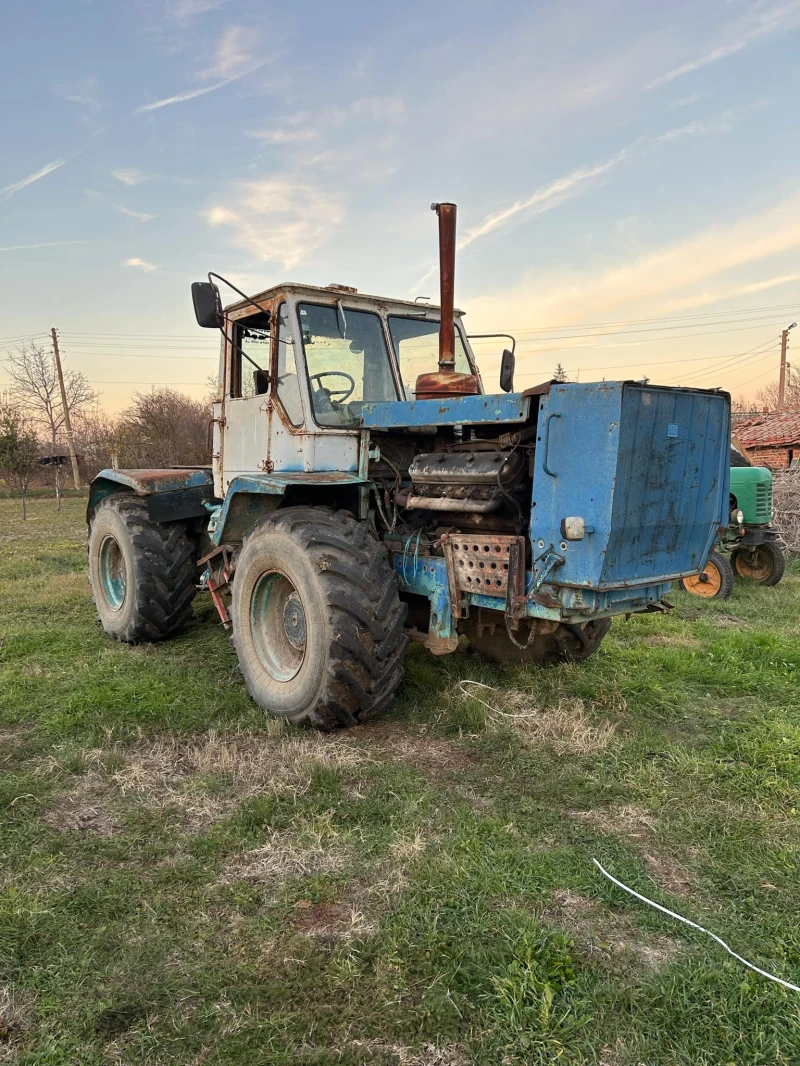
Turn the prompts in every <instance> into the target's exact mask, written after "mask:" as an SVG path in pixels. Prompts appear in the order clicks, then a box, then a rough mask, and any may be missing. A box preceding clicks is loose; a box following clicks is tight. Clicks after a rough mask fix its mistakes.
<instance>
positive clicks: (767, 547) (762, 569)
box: [732, 540, 786, 585]
mask: <svg viewBox="0 0 800 1066" xmlns="http://www.w3.org/2000/svg"><path fill="white" fill-rule="evenodd" d="M732 558H733V565H734V567H735V568H736V573H737V574H738V575H739V577H743V578H745V579H746V580H748V581H755V582H756V583H757V584H759V585H777V584H778V582H779V581H780V579H781V578H782V577H783V572H784V570H785V569H786V559H785V557H784V554H783V552H782V551H781V550H780V548H779V547H778V545H777V544H776V543H775V542H774V541H771V540H768V541H765V542H764V543H763V544H759V545H758V546H757V547H755V548H753V549H752V550H750V549H748V548H746V547H741V548H737V549H736V551H735V552H734V553H733V556H732Z"/></svg>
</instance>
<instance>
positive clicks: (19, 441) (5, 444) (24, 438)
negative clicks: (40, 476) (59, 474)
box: [0, 404, 39, 519]
mask: <svg viewBox="0 0 800 1066" xmlns="http://www.w3.org/2000/svg"><path fill="white" fill-rule="evenodd" d="M38 469H39V442H38V441H37V439H36V434H35V433H34V432H33V429H32V428H31V427H30V426H29V425H27V424H26V421H25V417H24V415H23V414H22V412H21V411H20V409H19V408H18V407H15V406H13V405H11V404H5V405H4V406H3V407H2V408H0V477H2V478H3V480H4V481H5V483H6V485H7V486H8V488H11V489H16V490H17V491H18V492H19V493H20V495H21V496H22V517H23V519H26V518H27V517H28V489H29V488H30V483H31V478H32V477H33V475H34V474H35V473H36V471H37V470H38Z"/></svg>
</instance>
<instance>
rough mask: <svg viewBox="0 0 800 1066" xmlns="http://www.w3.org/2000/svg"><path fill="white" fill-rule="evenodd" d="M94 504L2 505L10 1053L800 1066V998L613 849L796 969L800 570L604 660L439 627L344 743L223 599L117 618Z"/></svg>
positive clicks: (396, 1065) (4, 1054)
mask: <svg viewBox="0 0 800 1066" xmlns="http://www.w3.org/2000/svg"><path fill="white" fill-rule="evenodd" d="M82 507H83V504H82V501H80V500H77V499H68V500H66V501H65V502H64V507H63V510H62V511H61V513H60V514H57V513H56V510H55V503H54V501H52V500H32V501H31V503H30V516H31V517H30V519H29V521H28V522H27V523H25V525H24V526H23V523H22V522H21V520H20V518H19V503H18V501H8V500H5V501H0V588H2V593H3V595H2V608H0V611H1V612H2V615H1V617H0V671H1V682H2V683H1V685H0V816H1V817H2V830H1V833H2V836H1V837H0V864H1V869H0V1061H2V1062H15V1063H20V1064H30V1066H32V1064H37V1066H40V1064H47V1066H51V1064H52V1066H56V1064H58V1066H61V1064H64V1066H66V1064H70V1066H75V1064H79V1066H92V1064H95V1063H103V1064H106V1063H137V1064H144V1063H147V1064H155V1063H159V1064H160V1063H170V1064H184V1063H197V1064H200V1063H203V1064H217V1063H225V1064H228V1063H231V1064H233V1063H236V1064H247V1066H254V1064H262V1063H264V1064H267V1063H269V1064H289V1063H291V1064H293V1066H312V1064H314V1066H323V1064H328V1063H331V1064H334V1063H342V1064H361V1063H365V1064H370V1066H401V1064H404V1066H458V1064H472V1063H477V1064H487V1066H488V1064H493V1066H504V1064H509V1066H511V1064H525V1066H528V1064H544V1063H554V1062H558V1063H569V1064H573V1063H575V1064H577V1063H603V1064H605V1066H635V1064H646V1066H662V1064H663V1066H684V1064H685V1066H689V1064H691V1066H733V1064H736V1066H757V1064H762V1063H763V1064H769V1066H783V1064H797V1063H798V1062H800V994H798V993H794V992H790V991H786V990H784V989H782V988H780V987H779V986H777V985H776V984H773V983H771V982H768V981H766V980H764V979H762V978H760V977H758V976H757V975H755V974H753V973H751V972H749V971H748V970H746V969H744V968H743V967H742V966H741V965H740V964H738V963H736V962H735V961H734V960H733V959H731V958H730V957H729V956H728V955H726V954H725V952H724V951H723V950H722V949H721V948H719V947H718V946H717V945H716V944H714V943H713V942H712V941H711V940H709V939H708V938H706V937H703V936H702V935H701V934H699V933H694V932H692V931H691V930H690V929H688V928H686V927H685V926H682V925H680V924H678V923H675V922H673V921H671V920H670V919H669V918H667V917H665V916H663V915H660V914H658V913H657V912H655V911H653V910H652V909H650V908H648V907H645V906H644V905H642V904H639V903H638V902H636V901H635V900H633V899H631V898H630V897H629V896H627V895H625V894H624V893H623V892H621V891H620V890H618V889H617V888H615V887H614V886H613V885H611V884H610V883H609V882H607V881H605V880H604V879H603V878H602V877H601V875H600V874H599V873H598V872H597V870H596V869H595V868H594V867H593V865H592V858H594V857H596V858H597V859H598V860H599V861H600V862H602V863H603V865H604V866H606V867H607V868H608V869H609V870H610V871H611V872H612V873H614V874H615V875H616V876H617V877H619V878H620V879H621V880H623V881H624V882H625V883H627V884H629V885H631V886H633V887H635V888H637V889H638V890H639V891H641V892H643V893H644V894H645V895H647V896H650V897H652V898H654V899H656V900H658V901H660V902H662V903H664V904H665V905H667V906H669V907H671V908H672V909H675V910H677V911H679V912H680V913H682V914H685V915H686V916H687V917H690V918H692V919H694V920H696V921H698V922H700V923H702V924H703V925H707V926H708V927H710V928H711V929H712V930H714V931H715V932H716V933H718V934H719V935H721V936H722V937H723V938H725V939H726V940H727V941H728V942H729V943H730V944H731V945H732V946H733V947H734V949H735V950H737V951H739V952H740V953H741V954H743V955H745V956H746V957H748V958H749V959H751V960H752V961H753V962H755V963H756V964H758V965H760V966H762V967H764V968H765V969H767V970H769V971H771V972H773V973H775V974H778V975H779V976H782V977H783V978H785V979H786V980H789V981H792V982H793V983H795V984H800V921H798V915H800V877H799V876H798V872H799V871H798V864H799V862H800V851H799V850H798V841H800V792H799V791H798V789H800V625H799V622H800V614H799V612H798V602H800V601H799V600H798V593H800V567H798V566H796V565H795V566H793V567H791V568H790V570H789V572H788V573H787V577H786V579H785V581H784V582H783V584H782V585H780V586H779V587H778V588H776V589H758V588H755V587H746V586H744V585H743V584H741V583H739V584H737V587H736V590H735V592H734V596H733V598H732V599H730V600H728V601H727V602H719V603H717V602H709V603H706V602H702V601H699V600H696V599H693V598H690V597H689V596H687V595H685V594H683V593H675V595H674V600H675V602H676V604H677V609H676V610H675V611H674V613H673V614H671V615H670V616H669V617H655V616H647V617H642V618H634V619H632V620H630V621H628V622H625V621H619V622H616V623H615V625H614V627H613V628H612V631H611V634H610V636H609V638H608V639H607V641H606V643H605V644H604V645H603V647H602V648H601V650H600V652H599V653H598V654H597V655H596V656H595V657H594V658H593V659H591V660H590V661H589V662H587V663H585V664H583V665H579V666H565V667H560V668H555V669H550V670H544V671H543V670H536V669H520V668H514V669H510V670H502V669H500V668H499V667H495V666H491V665H488V664H485V663H483V662H481V661H480V660H479V659H477V658H476V657H474V656H471V655H469V654H468V653H467V652H465V651H459V652H458V653H457V654H456V655H454V656H451V657H449V658H445V659H439V660H436V659H433V658H431V657H429V656H428V655H427V653H426V652H425V651H424V650H423V649H422V648H420V647H413V648H412V649H411V652H410V654H409V658H408V663H407V678H406V681H405V683H404V685H403V687H402V689H401V691H400V694H399V697H398V699H397V700H396V702H395V704H394V706H393V707H392V709H391V711H390V713H389V714H388V716H386V717H385V718H384V719H382V720H381V721H379V722H376V723H375V724H374V725H371V726H367V727H360V728H359V729H357V730H354V731H352V732H350V733H346V734H340V735H336V736H318V735H315V734H309V733H300V732H298V731H294V730H292V729H284V728H280V727H278V725H277V724H276V723H275V722H270V721H267V720H266V719H265V718H264V717H263V716H262V715H261V713H260V712H259V711H258V710H257V709H256V708H255V707H254V706H253V705H252V704H251V703H250V701H249V700H248V698H247V695H246V693H245V690H244V687H243V684H242V682H241V680H240V678H239V676H238V675H237V671H236V661H235V657H234V654H233V651H232V650H231V648H230V647H229V645H228V643H227V640H226V639H225V636H224V634H223V632H222V630H221V628H220V626H219V625H218V624H217V623H216V622H215V618H214V616H213V614H212V609H211V605H210V601H208V600H207V599H205V598H202V597H201V598H199V599H198V601H197V605H196V609H195V618H194V621H193V623H192V625H191V627H190V628H189V630H188V631H187V632H186V634H185V635H183V636H182V637H180V638H179V639H177V640H175V641H174V642H171V643H168V644H164V645H160V646H140V647H128V646H121V645H116V644H114V643H113V642H111V641H109V640H108V639H106V638H105V637H104V636H103V635H102V634H101V631H100V629H99V627H98V625H97V623H96V621H95V614H94V610H93V606H92V603H91V600H90V597H89V589H88V585H87V580H86V566H85V547H84V541H85V533H84V527H83V516H82ZM461 679H470V680H474V681H479V682H482V683H483V684H486V685H488V686H490V688H489V689H478V688H475V687H474V686H468V687H466V691H465V689H464V688H463V687H460V686H459V681H460V680H461ZM481 700H483V701H484V703H485V704H488V705H489V707H487V706H485V705H484V703H481V702H480V701H481ZM490 708H491V709H490Z"/></svg>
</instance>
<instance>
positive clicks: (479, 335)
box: [467, 333, 517, 355]
mask: <svg viewBox="0 0 800 1066" xmlns="http://www.w3.org/2000/svg"><path fill="white" fill-rule="evenodd" d="M492 337H504V338H505V339H506V340H507V341H511V354H512V355H515V354H516V350H517V339H516V337H512V336H511V334H510V333H468V334H467V340H468V341H471V340H484V339H491V338H492Z"/></svg>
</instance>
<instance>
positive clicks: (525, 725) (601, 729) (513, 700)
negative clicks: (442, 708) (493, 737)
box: [451, 681, 617, 755]
mask: <svg viewBox="0 0 800 1066" xmlns="http://www.w3.org/2000/svg"><path fill="white" fill-rule="evenodd" d="M451 698H452V699H455V700H462V701H464V700H476V701H477V702H478V703H480V704H481V705H482V706H483V707H484V709H485V710H486V711H487V714H488V718H489V721H490V722H492V723H493V724H494V725H496V726H502V727H505V728H509V729H513V730H514V732H515V733H517V734H518V735H519V736H520V737H521V738H522V739H523V740H525V741H526V742H528V743H530V744H536V745H540V744H546V745H548V746H549V747H552V748H553V749H554V751H556V752H557V753H558V754H564V755H593V754H596V753H597V752H601V751H605V750H606V748H607V747H608V746H609V744H610V743H611V741H612V740H613V737H614V733H615V732H616V729H617V726H616V723H615V722H609V721H608V720H603V721H595V720H593V718H592V717H590V715H589V714H588V713H587V704H586V703H585V702H584V701H583V700H582V699H579V698H578V697H576V696H574V697H571V698H564V699H561V700H559V701H558V703H556V704H555V705H553V706H546V707H540V706H539V705H538V704H537V702H536V699H535V697H534V696H533V695H531V693H529V692H524V691H522V690H521V689H491V688H489V686H488V685H479V684H477V683H476V682H465V681H462V682H460V683H459V685H458V686H457V687H456V689H455V691H454V692H453V693H452V695H451ZM588 709H589V710H591V709H593V705H591V704H590V705H589V708H588Z"/></svg>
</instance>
